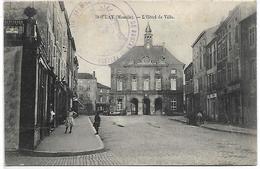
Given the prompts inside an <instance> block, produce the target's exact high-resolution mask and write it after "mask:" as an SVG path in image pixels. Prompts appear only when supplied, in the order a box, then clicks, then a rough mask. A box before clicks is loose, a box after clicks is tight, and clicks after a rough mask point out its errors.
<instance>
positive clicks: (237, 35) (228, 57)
mask: <svg viewBox="0 0 260 169" xmlns="http://www.w3.org/2000/svg"><path fill="white" fill-rule="evenodd" d="M192 50H193V54H192V63H190V64H189V65H188V66H187V67H186V68H185V70H184V74H185V100H186V104H185V105H186V106H185V107H186V111H187V113H188V114H196V113H197V112H199V111H201V112H203V113H204V115H205V116H206V117H207V119H208V120H213V121H220V122H227V123H231V124H238V125H246V126H252V127H255V126H256V5H255V2H252V3H251V2H250V3H241V4H240V5H238V6H237V7H235V8H234V9H233V10H232V11H230V12H229V15H228V16H227V18H225V20H223V21H222V22H221V23H219V24H218V25H216V26H214V27H211V28H209V29H206V30H204V31H202V33H201V34H200V35H199V36H198V37H197V39H196V40H195V42H194V43H193V44H192Z"/></svg>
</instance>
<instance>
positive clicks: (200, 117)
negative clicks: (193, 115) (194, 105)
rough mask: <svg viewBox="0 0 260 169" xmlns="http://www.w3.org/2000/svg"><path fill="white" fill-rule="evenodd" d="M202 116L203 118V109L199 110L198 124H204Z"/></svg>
mask: <svg viewBox="0 0 260 169" xmlns="http://www.w3.org/2000/svg"><path fill="white" fill-rule="evenodd" d="M202 118H203V115H202V113H201V111H199V112H198V114H197V124H198V125H199V126H200V125H201V124H202Z"/></svg>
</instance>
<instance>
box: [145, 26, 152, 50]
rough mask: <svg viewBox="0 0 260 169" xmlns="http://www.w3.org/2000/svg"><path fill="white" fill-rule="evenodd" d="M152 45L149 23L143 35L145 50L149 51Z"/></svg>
mask: <svg viewBox="0 0 260 169" xmlns="http://www.w3.org/2000/svg"><path fill="white" fill-rule="evenodd" d="M152 45H153V34H152V29H151V27H150V25H149V22H148V24H147V26H146V28H145V34H144V46H145V48H147V49H149V48H150V47H152Z"/></svg>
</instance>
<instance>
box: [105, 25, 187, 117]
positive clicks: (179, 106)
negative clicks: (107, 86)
mask: <svg viewBox="0 0 260 169" xmlns="http://www.w3.org/2000/svg"><path fill="white" fill-rule="evenodd" d="M152 36H153V34H152V30H151V28H150V25H149V24H148V25H147V27H146V29H145V35H144V46H135V47H133V48H131V49H130V50H129V51H128V52H127V53H126V54H124V55H123V56H122V57H121V58H119V59H118V60H117V61H115V62H114V63H112V64H110V68H111V109H112V110H111V111H114V112H120V113H121V114H133V115H134V114H135V115H137V114H138V115H141V114H145V115H148V114H152V115H161V114H173V113H178V112H182V111H183V68H184V64H183V63H182V62H180V61H179V60H178V59H177V58H176V57H175V56H173V55H172V54H171V53H170V52H169V51H168V50H167V49H166V48H165V46H164V45H163V46H155V45H153V43H152V42H153V40H152Z"/></svg>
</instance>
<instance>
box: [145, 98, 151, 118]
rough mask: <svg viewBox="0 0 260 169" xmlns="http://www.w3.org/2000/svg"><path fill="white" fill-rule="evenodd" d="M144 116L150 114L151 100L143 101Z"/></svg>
mask: <svg viewBox="0 0 260 169" xmlns="http://www.w3.org/2000/svg"><path fill="white" fill-rule="evenodd" d="M143 114H144V115H149V114H150V100H149V99H148V98H144V99H143Z"/></svg>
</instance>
